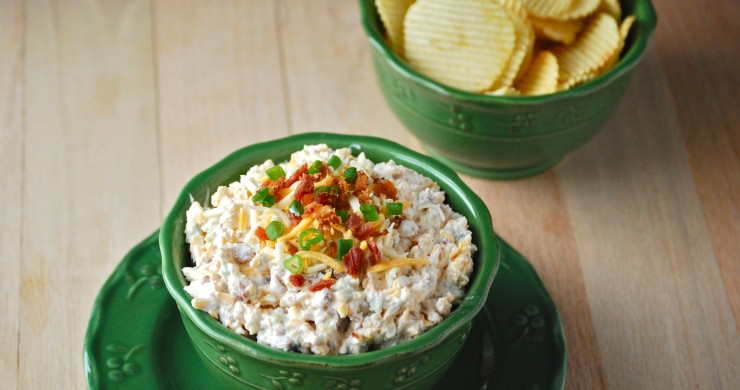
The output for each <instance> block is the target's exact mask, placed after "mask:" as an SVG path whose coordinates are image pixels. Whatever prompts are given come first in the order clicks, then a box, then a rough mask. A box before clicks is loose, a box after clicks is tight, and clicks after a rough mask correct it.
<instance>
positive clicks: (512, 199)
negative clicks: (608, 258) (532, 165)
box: [464, 172, 606, 389]
mask: <svg viewBox="0 0 740 390" xmlns="http://www.w3.org/2000/svg"><path fill="white" fill-rule="evenodd" d="M464 179H465V181H466V182H467V183H468V184H469V185H470V186H471V188H473V190H474V191H475V192H476V193H477V194H478V195H479V196H481V198H483V200H484V201H485V202H486V205H487V206H488V209H489V210H490V211H491V217H492V220H493V224H494V230H496V233H497V234H499V235H500V236H501V237H503V238H504V239H505V240H507V241H508V242H509V243H510V244H512V246H514V247H515V248H519V250H520V252H521V253H522V254H523V255H524V256H525V257H526V258H527V259H529V260H530V262H531V263H532V266H534V267H535V269H536V270H537V272H538V273H539V275H540V277H541V278H542V280H543V283H544V284H545V287H546V288H547V289H548V291H549V292H550V294H551V295H552V297H553V300H554V301H555V304H556V305H557V307H558V309H559V310H560V314H561V317H562V319H563V328H564V332H565V335H566V343H567V346H568V348H567V352H568V366H569V368H568V378H567V387H568V388H569V389H602V388H606V377H605V373H604V368H603V365H602V358H601V354H600V351H599V347H598V342H597V339H596V331H595V329H594V324H593V321H592V319H591V310H590V308H589V297H588V294H587V291H586V286H585V284H584V279H583V272H582V270H581V264H580V259H579V254H578V251H577V247H576V243H575V238H574V236H573V231H572V228H571V226H570V220H569V216H568V213H567V211H566V209H565V205H564V199H563V197H562V194H561V188H560V184H559V183H558V180H557V177H556V175H555V173H553V172H547V173H545V174H544V175H542V176H538V177H535V178H528V179H523V180H517V181H513V182H491V181H488V180H482V179H475V178H472V177H464ZM514 205H516V206H514ZM533 232H536V234H534V233H533Z"/></svg>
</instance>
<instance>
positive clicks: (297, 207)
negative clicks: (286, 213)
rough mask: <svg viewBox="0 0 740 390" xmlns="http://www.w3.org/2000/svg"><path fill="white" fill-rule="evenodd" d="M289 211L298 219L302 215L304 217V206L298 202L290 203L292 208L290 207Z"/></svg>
mask: <svg viewBox="0 0 740 390" xmlns="http://www.w3.org/2000/svg"><path fill="white" fill-rule="evenodd" d="M288 210H290V212H291V213H293V215H295V216H296V217H300V216H301V215H303V205H302V204H301V202H299V201H297V200H294V201H293V202H291V203H290V206H288Z"/></svg>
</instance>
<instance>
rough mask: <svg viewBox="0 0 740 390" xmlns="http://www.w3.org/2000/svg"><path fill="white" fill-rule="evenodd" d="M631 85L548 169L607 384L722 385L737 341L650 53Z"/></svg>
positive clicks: (733, 363) (735, 359)
mask: <svg viewBox="0 0 740 390" xmlns="http://www.w3.org/2000/svg"><path fill="white" fill-rule="evenodd" d="M633 78H634V79H633V82H632V85H631V88H629V89H628V91H627V93H626V98H625V100H624V101H623V102H622V104H621V105H620V108H619V110H618V111H617V113H616V114H615V115H614V117H613V118H612V120H611V122H610V123H609V125H608V126H607V127H606V128H605V129H604V131H602V132H601V133H600V134H599V135H598V136H597V137H596V138H595V139H594V140H593V141H592V142H590V143H589V144H587V145H586V146H585V147H584V148H583V149H581V150H580V151H579V152H577V153H576V154H574V155H573V156H572V157H573V158H572V159H571V160H570V161H568V163H567V164H565V165H564V166H562V169H561V170H560V172H559V173H561V174H562V175H561V177H562V183H563V185H562V188H563V195H564V199H565V204H566V208H567V211H568V215H569V216H570V223H571V227H572V229H573V232H574V236H575V239H576V244H577V247H578V253H579V257H580V259H581V264H582V267H583V274H584V278H585V281H586V288H587V291H588V295H589V301H590V306H591V313H592V315H593V318H594V323H595V326H596V332H597V337H598V340H599V346H600V349H601V353H602V359H603V361H604V368H605V370H606V373H607V382H608V383H609V385H610V386H611V387H613V388H617V389H636V388H650V389H679V388H680V389H688V388H726V389H729V388H732V386H733V383H734V384H737V383H740V377H738V371H737V367H738V365H739V364H740V339H738V337H737V331H736V329H735V326H734V325H735V324H734V320H733V317H732V312H731V308H730V305H729V302H728V297H727V295H726V293H725V290H724V289H723V287H722V278H721V274H720V269H719V267H718V265H717V261H716V257H715V255H714V251H713V248H712V243H711V235H710V232H709V230H708V229H707V226H706V221H705V219H704V215H703V213H702V207H701V203H700V201H699V198H698V195H697V193H696V189H695V187H694V180H693V177H692V174H691V170H690V167H689V162H688V158H687V153H686V150H685V147H684V142H683V139H682V135H681V133H680V132H679V131H678V126H677V125H678V124H677V123H676V107H674V106H673V105H672V104H671V102H670V101H666V99H663V98H662V97H663V96H666V94H667V89H668V86H669V84H668V81H667V80H666V78H665V77H664V76H663V75H662V67H661V66H660V64H659V61H658V58H657V53H655V52H650V53H648V54H647V56H646V57H645V59H644V61H643V63H642V64H641V65H640V67H639V68H638V69H637V70H636V71H635V74H634V76H633ZM713 340H714V341H713ZM719 340H723V341H722V343H724V345H725V346H726V347H718V345H717V344H716V342H718V341H719Z"/></svg>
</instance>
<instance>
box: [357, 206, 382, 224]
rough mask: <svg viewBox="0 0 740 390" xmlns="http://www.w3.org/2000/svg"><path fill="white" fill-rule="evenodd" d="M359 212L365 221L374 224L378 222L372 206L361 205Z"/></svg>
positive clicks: (376, 212)
mask: <svg viewBox="0 0 740 390" xmlns="http://www.w3.org/2000/svg"><path fill="white" fill-rule="evenodd" d="M360 211H362V215H364V216H365V220H366V221H368V222H375V221H377V220H378V210H376V209H375V206H373V205H372V204H370V203H366V204H361V205H360Z"/></svg>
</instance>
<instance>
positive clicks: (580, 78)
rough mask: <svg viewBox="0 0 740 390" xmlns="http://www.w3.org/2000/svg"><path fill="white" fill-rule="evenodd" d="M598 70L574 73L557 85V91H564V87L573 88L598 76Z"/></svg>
mask: <svg viewBox="0 0 740 390" xmlns="http://www.w3.org/2000/svg"><path fill="white" fill-rule="evenodd" d="M599 74H600V73H599V72H597V71H594V72H587V73H581V74H578V75H574V76H572V77H571V78H569V79H568V80H567V81H566V82H565V83H564V84H560V85H558V87H557V88H558V91H565V90H566V89H571V88H575V87H577V86H579V85H581V84H585V83H587V82H589V81H591V80H593V79H595V78H596V77H598V76H599Z"/></svg>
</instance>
